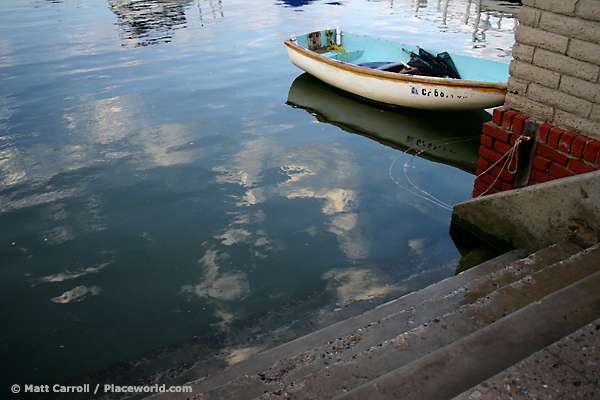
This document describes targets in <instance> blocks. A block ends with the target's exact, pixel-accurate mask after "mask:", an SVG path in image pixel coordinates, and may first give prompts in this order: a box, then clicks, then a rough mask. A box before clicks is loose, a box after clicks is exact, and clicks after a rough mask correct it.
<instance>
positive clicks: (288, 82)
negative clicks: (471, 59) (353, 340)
mask: <svg viewBox="0 0 600 400" xmlns="http://www.w3.org/2000/svg"><path fill="white" fill-rule="evenodd" d="M517 10H518V8H517V7H516V6H511V5H510V4H509V3H500V2H494V1H492V0H483V1H482V2H479V3H478V2H476V1H466V0H444V1H429V2H428V1H417V2H413V1H409V0H403V1H367V0H347V1H345V0H343V1H340V2H337V1H336V2H328V1H311V0H280V1H271V0H269V1H267V0H256V1H242V0H221V1H219V0H194V1H190V0H137V1H136V0H108V1H107V0H63V1H59V0H53V1H50V0H48V1H45V0H3V1H2V5H1V6H0V11H1V13H0V88H1V90H0V171H1V172H0V321H1V322H2V326H3V329H2V330H0V359H1V360H2V362H3V365H4V366H5V368H4V372H3V374H2V377H1V378H0V382H2V383H1V385H2V387H1V388H0V390H1V391H2V393H7V392H8V390H9V387H10V385H11V384H14V383H19V384H37V385H40V384H54V383H57V382H63V381H69V380H70V381H74V382H77V381H78V380H81V379H88V381H91V382H92V383H100V384H104V383H118V382H128V379H129V380H130V381H131V380H132V379H139V378H141V377H143V378H145V379H147V380H146V381H147V382H152V380H153V379H159V378H158V377H160V376H162V375H160V372H162V371H167V370H170V373H171V375H170V376H176V375H177V374H178V373H180V372H182V371H185V370H186V369H187V368H188V367H189V366H190V365H191V364H192V363H193V362H195V361H196V360H198V359H200V358H202V357H208V356H209V355H210V354H215V353H218V354H217V355H215V356H213V358H212V359H213V360H215V361H214V363H216V364H218V365H226V364H227V363H232V362H235V361H236V360H238V359H240V358H242V357H243V356H244V355H248V354H251V353H253V352H255V351H257V350H259V349H261V348H265V347H266V346H269V345H270V344H269V343H274V342H276V341H277V340H285V339H287V338H290V337H293V336H294V335H297V334H300V333H303V332H306V331H308V330H310V329H315V327H317V326H322V325H324V324H327V323H330V322H331V321H333V320H335V319H336V318H342V317H344V316H347V315H349V313H352V312H358V311H359V310H361V309H364V308H366V307H372V306H373V305H374V304H377V303H378V302H382V301H385V300H386V299H389V298H392V297H394V296H398V295H401V294H404V293H407V292H409V291H412V290H415V289H418V288H420V287H423V286H426V285H428V284H430V283H432V282H435V281H437V280H439V279H443V278H445V277H447V276H450V275H452V274H453V273H454V269H455V267H456V265H457V260H458V259H459V258H460V254H459V252H458V251H457V249H456V246H455V244H454V243H453V241H452V239H451V238H450V237H449V235H448V227H449V221H450V216H451V206H452V205H453V204H455V203H457V202H460V201H463V200H465V199H467V198H469V196H470V193H471V190H472V184H473V179H474V177H473V171H474V169H475V163H476V157H477V148H478V137H477V135H478V133H479V132H480V127H481V124H482V122H483V121H484V120H486V118H489V116H487V114H485V113H484V114H482V113H468V114H457V113H455V114H436V113H426V112H416V111H411V110H405V109H387V108H380V107H376V106H373V105H372V104H369V103H362V102H360V101H357V99H354V98H351V97H348V96H344V95H342V94H340V93H338V92H337V91H335V90H333V89H331V88H329V87H327V86H326V85H324V84H322V83H320V82H319V81H316V80H315V79H312V78H311V77H309V76H307V75H302V73H301V71H300V70H298V69H297V68H295V67H294V66H293V65H292V64H291V63H290V62H289V60H288V58H287V55H286V51H285V46H284V45H283V41H284V40H285V39H287V38H288V37H289V36H290V35H291V34H301V33H305V32H308V31H313V30H318V29H324V28H328V27H335V26H338V25H339V26H341V27H342V28H343V29H347V30H349V31H353V32H357V33H365V34H368V35H371V36H377V37H382V38H386V39H391V40H397V41H401V42H406V43H412V44H417V45H421V46H423V47H433V48H437V49H440V50H447V51H450V52H456V53H462V54H470V55H474V56H477V57H482V58H489V59H499V60H501V61H504V62H507V63H508V62H509V61H510V51H511V47H512V43H513V34H514V29H515V25H516V20H515V14H516V12H517ZM423 150H425V151H424V152H421V151H423ZM417 153H418V154H417ZM349 310H350V311H349ZM293 321H296V322H295V324H292V322H293ZM311 326H312V327H313V328H311ZM274 330H275V331H274ZM273 332H278V333H277V334H275V333H273ZM156 360H161V361H160V362H158V361H156ZM140 365H148V367H147V368H145V369H144V368H139V366H140ZM135 366H137V367H136V368H137V370H135V368H134V367H135ZM133 370H135V371H136V372H135V373H134V372H131V371H133ZM130 372H131V373H130ZM157 373H159V374H158V375H157ZM85 376H88V377H87V378H85ZM76 377H80V378H76ZM81 377H83V378H81ZM107 380H110V382H107ZM3 396H4V395H2V397H3Z"/></svg>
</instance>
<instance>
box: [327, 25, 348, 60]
mask: <svg viewBox="0 0 600 400" xmlns="http://www.w3.org/2000/svg"><path fill="white" fill-rule="evenodd" d="M325 33H327V43H328V44H329V47H327V51H330V52H332V53H338V54H339V55H341V56H342V57H344V62H346V61H348V52H347V51H346V50H344V48H343V47H342V46H338V45H337V44H335V42H334V41H333V38H332V36H333V31H332V30H331V29H328V30H327V31H326V32H325Z"/></svg>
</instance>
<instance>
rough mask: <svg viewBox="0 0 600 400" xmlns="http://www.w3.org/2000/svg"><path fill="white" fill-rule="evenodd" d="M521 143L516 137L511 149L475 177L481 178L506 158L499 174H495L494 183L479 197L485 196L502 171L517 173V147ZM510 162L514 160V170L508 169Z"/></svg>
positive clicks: (519, 138) (520, 138)
mask: <svg viewBox="0 0 600 400" xmlns="http://www.w3.org/2000/svg"><path fill="white" fill-rule="evenodd" d="M521 141H522V137H518V138H517V140H516V141H515V144H514V145H513V147H511V148H510V149H509V150H508V151H507V152H506V153H505V154H504V155H503V156H502V157H500V158H499V159H498V161H496V162H495V163H493V164H492V165H490V167H489V168H488V169H486V170H485V171H483V172H482V173H480V174H479V175H477V178H478V179H479V178H480V177H481V176H483V175H484V174H486V173H487V172H489V171H490V170H491V169H492V168H494V167H495V166H496V165H498V163H500V161H502V159H504V158H505V157H506V160H505V161H504V164H502V168H501V169H500V172H498V174H496V179H494V181H493V182H492V183H491V184H490V186H489V187H488V188H487V189H485V191H484V192H483V193H481V194H480V196H483V195H484V194H486V193H487V192H488V191H489V190H490V189H491V188H492V187H493V186H494V184H495V183H496V181H498V178H499V177H500V174H502V171H504V170H505V169H506V170H507V171H508V172H509V173H510V174H515V173H516V172H517V165H518V164H519V153H518V151H517V150H518V148H519V145H520V144H521ZM512 160H515V166H514V170H511V169H510V163H511V161H512Z"/></svg>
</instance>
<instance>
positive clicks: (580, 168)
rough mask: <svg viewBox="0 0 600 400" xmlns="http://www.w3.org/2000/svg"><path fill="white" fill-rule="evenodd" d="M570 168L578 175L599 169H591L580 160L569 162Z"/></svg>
mask: <svg viewBox="0 0 600 400" xmlns="http://www.w3.org/2000/svg"><path fill="white" fill-rule="evenodd" d="M568 168H569V170H571V171H573V172H574V173H576V174H585V173H586V172H592V171H597V170H598V168H594V167H590V166H589V165H587V164H585V163H582V162H581V161H579V160H569V166H568Z"/></svg>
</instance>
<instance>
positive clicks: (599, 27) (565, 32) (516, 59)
mask: <svg viewBox="0 0 600 400" xmlns="http://www.w3.org/2000/svg"><path fill="white" fill-rule="evenodd" d="M519 22H520V24H519V26H518V27H517V30H516V33H515V40H516V43H515V45H514V47H513V61H512V62H511V65H510V73H511V77H510V79H509V81H508V90H509V93H508V94H507V96H506V102H505V105H506V106H508V107H510V108H512V109H514V110H517V111H519V112H521V113H522V114H525V115H527V116H529V117H531V118H535V119H537V120H539V121H541V122H545V123H549V124H551V125H553V126H556V127H558V128H560V129H564V130H567V131H570V132H573V133H577V134H580V135H584V136H586V137H589V138H592V139H596V140H600V0H523V7H522V9H521V11H520V13H519Z"/></svg>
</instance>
